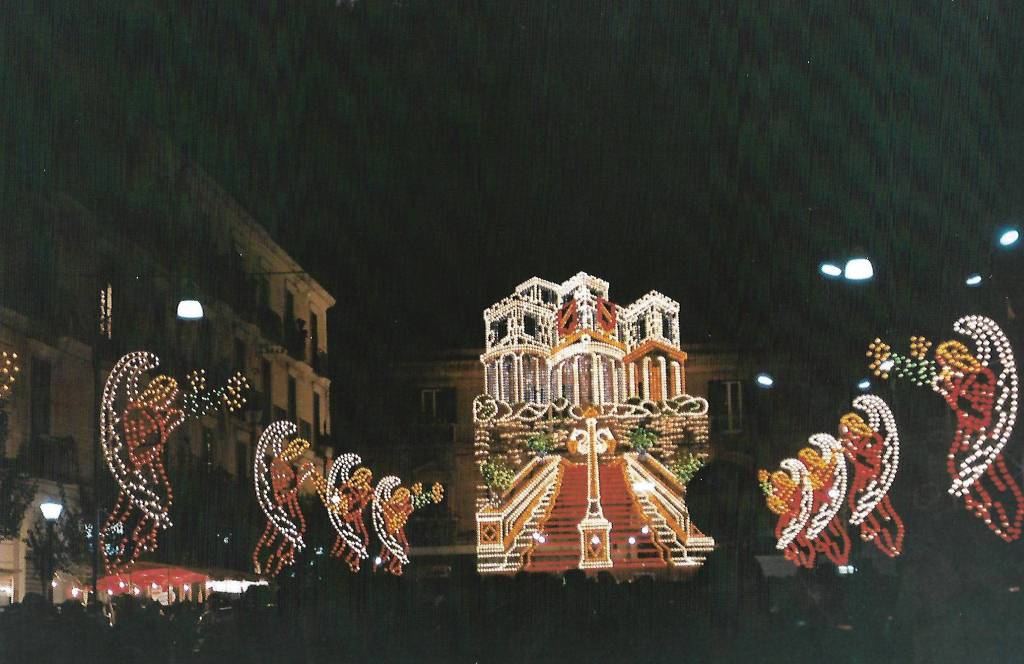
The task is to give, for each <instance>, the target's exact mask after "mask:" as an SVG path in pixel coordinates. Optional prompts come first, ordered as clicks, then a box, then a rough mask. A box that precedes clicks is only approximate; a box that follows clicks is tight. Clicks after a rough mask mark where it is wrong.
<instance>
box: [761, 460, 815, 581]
mask: <svg viewBox="0 0 1024 664" xmlns="http://www.w3.org/2000/svg"><path fill="white" fill-rule="evenodd" d="M779 467H780V468H781V470H776V471H775V472H774V473H770V474H769V472H768V471H767V470H760V471H758V473H757V478H758V481H759V482H760V484H761V490H762V491H764V494H765V502H767V504H768V509H770V510H771V511H772V512H774V513H775V514H777V515H778V516H779V521H778V523H776V525H775V538H776V543H775V548H776V549H778V550H779V551H782V552H783V555H784V556H785V557H786V560H789V561H791V562H792V563H793V564H794V565H797V566H798V567H806V568H808V569H810V568H813V567H814V560H815V557H816V553H815V546H814V544H813V543H812V542H811V541H810V540H809V539H808V538H807V532H806V528H807V523H808V521H809V520H810V517H811V508H812V506H813V501H814V492H813V489H812V488H811V479H810V476H809V473H808V472H807V467H806V466H804V464H803V463H801V462H800V461H798V460H796V459H783V460H782V462H781V463H779Z"/></svg>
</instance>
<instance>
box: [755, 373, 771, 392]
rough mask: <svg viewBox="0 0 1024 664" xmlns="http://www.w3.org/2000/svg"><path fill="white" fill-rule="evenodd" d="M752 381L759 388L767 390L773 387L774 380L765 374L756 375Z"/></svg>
mask: <svg viewBox="0 0 1024 664" xmlns="http://www.w3.org/2000/svg"><path fill="white" fill-rule="evenodd" d="M754 380H755V381H756V382H757V384H758V386H759V387H763V388H765V389H768V388H770V387H772V386H773V385H775V379H774V378H772V377H771V376H770V375H769V374H766V373H759V374H757V377H756V378H754Z"/></svg>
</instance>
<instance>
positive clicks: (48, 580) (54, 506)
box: [39, 501, 64, 604]
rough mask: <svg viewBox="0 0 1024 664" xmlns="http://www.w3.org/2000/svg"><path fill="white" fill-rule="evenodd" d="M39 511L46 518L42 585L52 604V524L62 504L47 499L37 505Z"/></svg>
mask: <svg viewBox="0 0 1024 664" xmlns="http://www.w3.org/2000/svg"><path fill="white" fill-rule="evenodd" d="M39 511H41V512H42V513H43V518H44V519H46V571H45V572H44V573H43V577H44V578H43V586H44V587H45V588H46V600H47V602H48V603H49V604H53V583H52V581H53V524H55V523H56V522H57V519H59V518H60V513H61V512H63V511H64V506H63V505H61V504H60V503H54V502H50V501H47V502H45V503H41V504H40V505H39Z"/></svg>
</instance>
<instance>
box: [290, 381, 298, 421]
mask: <svg viewBox="0 0 1024 664" xmlns="http://www.w3.org/2000/svg"><path fill="white" fill-rule="evenodd" d="M298 411H299V408H298V403H297V399H296V396H295V379H294V378H292V377H291V376H288V421H289V422H294V421H295V420H296V419H297V417H298Z"/></svg>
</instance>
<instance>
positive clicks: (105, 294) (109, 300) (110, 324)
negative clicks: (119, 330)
mask: <svg viewBox="0 0 1024 664" xmlns="http://www.w3.org/2000/svg"><path fill="white" fill-rule="evenodd" d="M113 335H114V287H113V286H111V285H110V284H109V283H108V284H107V285H106V286H105V287H103V288H101V289H100V336H101V337H106V338H107V339H112V338H113Z"/></svg>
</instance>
